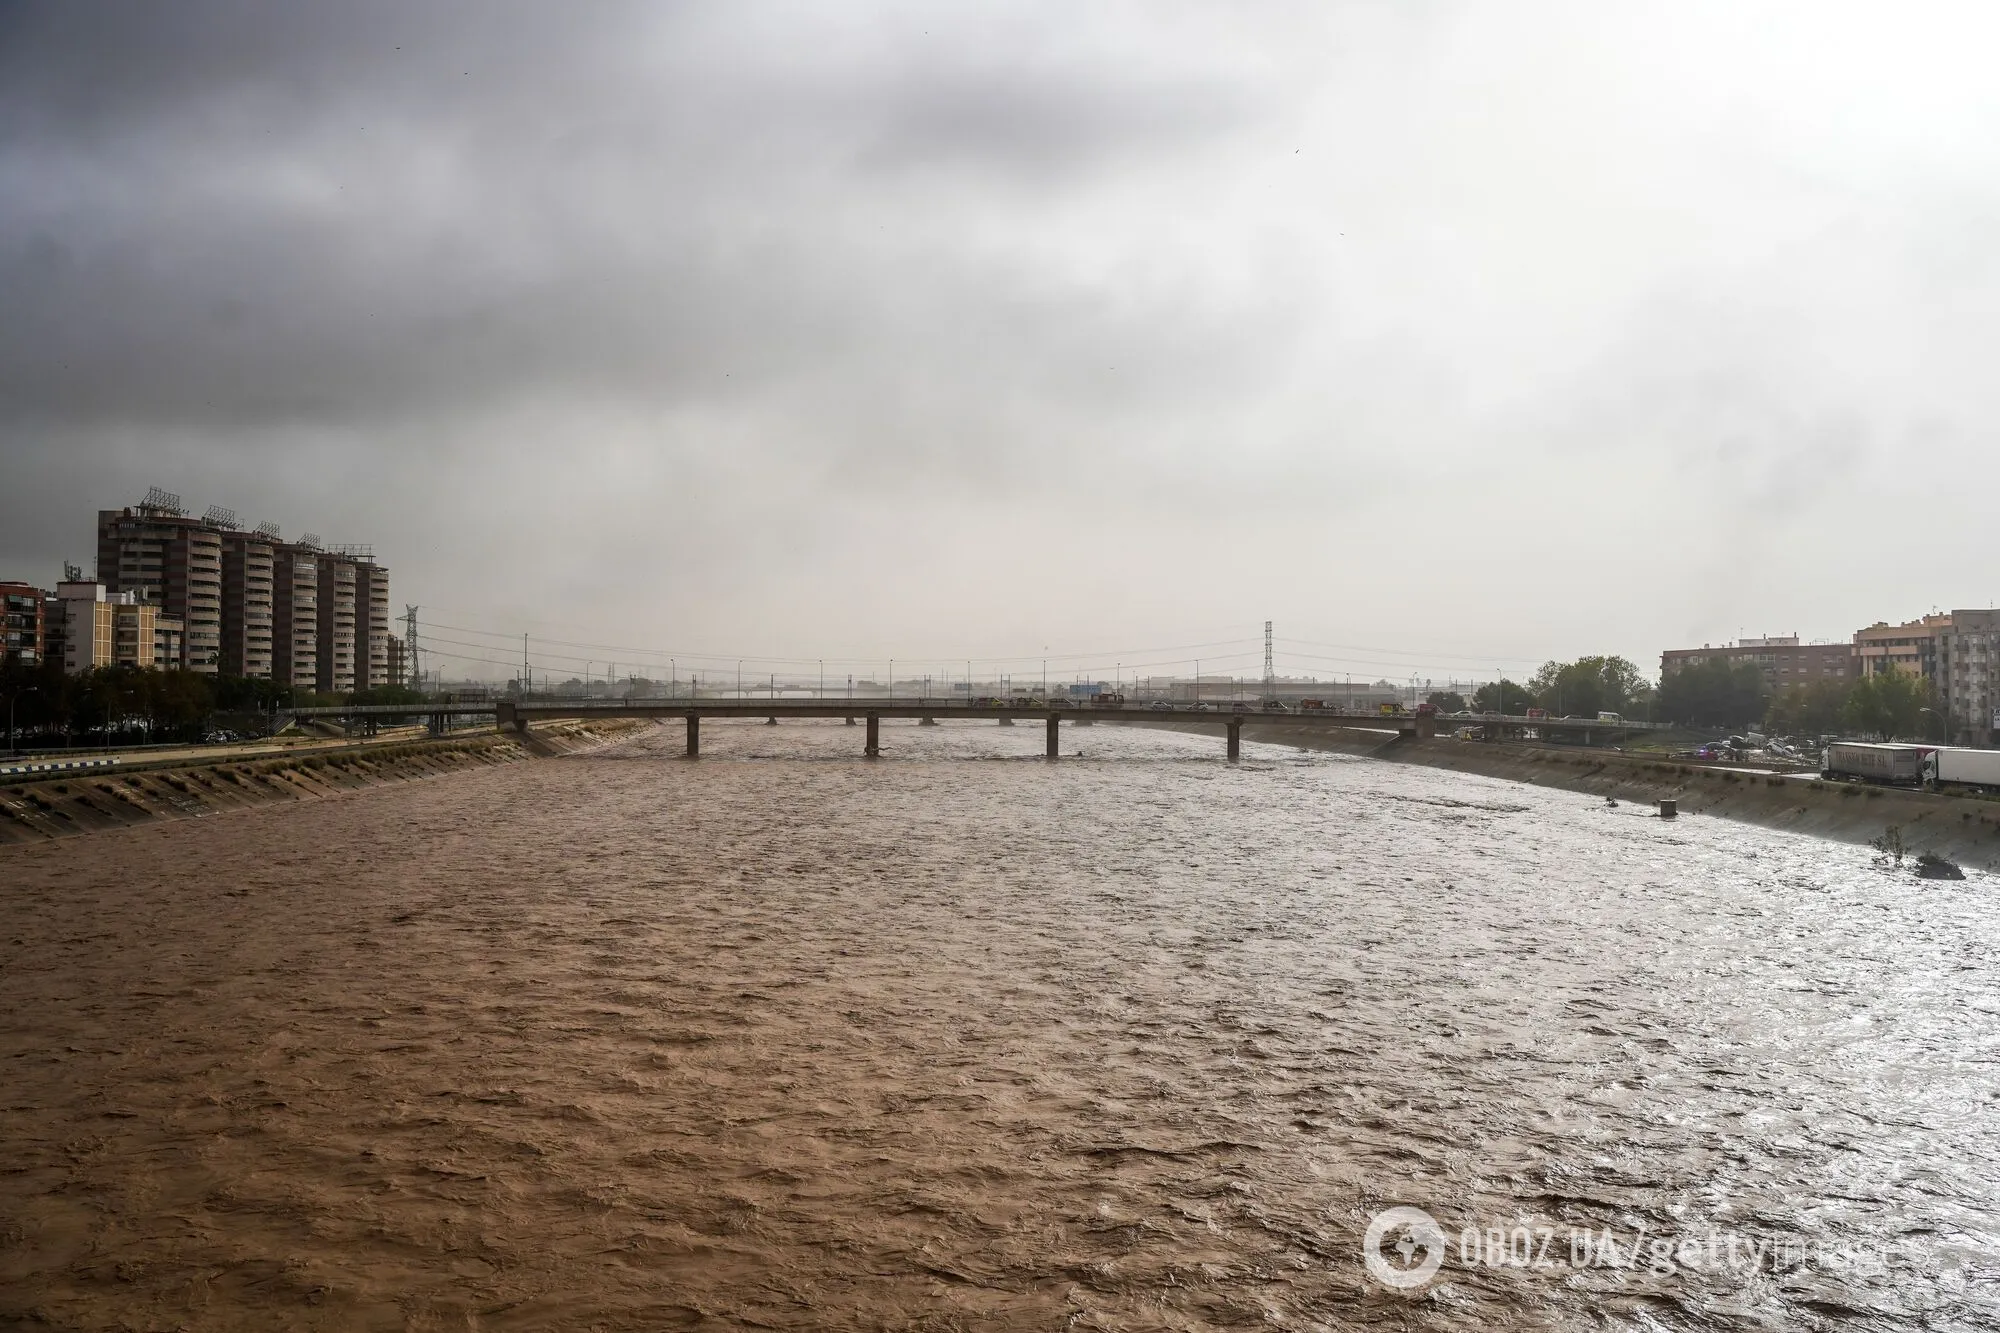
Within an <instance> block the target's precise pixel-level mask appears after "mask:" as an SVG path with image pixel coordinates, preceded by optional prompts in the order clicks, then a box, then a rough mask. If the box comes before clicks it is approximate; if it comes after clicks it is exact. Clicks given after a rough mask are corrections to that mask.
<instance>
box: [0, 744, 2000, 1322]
mask: <svg viewBox="0 0 2000 1333" xmlns="http://www.w3.org/2000/svg"><path fill="white" fill-rule="evenodd" d="M883 738H884V744H885V746H887V747H888V754H887V755H886V756H885V757H884V758H883V759H882V760H880V761H878V762H873V763H870V762H865V761H863V760H861V759H860V758H859V751H860V748H861V739H860V729H859V728H854V729H849V728H846V727H843V726H841V725H839V724H838V723H828V724H811V725H806V724H799V725H787V726H784V727H778V728H770V727H763V726H758V725H753V724H734V725H731V724H718V723H715V722H710V723H708V724H707V725H706V726H704V728H703V745H704V750H705V754H704V757H703V758H702V759H701V760H700V761H699V762H695V763H690V762H687V761H685V760H683V759H681V758H679V757H678V752H679V749H680V746H681V739H682V738H681V733H680V731H679V730H678V728H662V729H659V730H654V731H649V732H647V733H645V734H644V735H643V736H642V737H641V738H640V739H638V740H637V741H634V742H631V743H627V744H623V745H620V746H618V747H615V748H613V749H611V750H606V751H600V752H598V753H596V754H592V755H587V756H579V757H573V758H567V759H558V760H547V761H541V762H536V763H532V764H520V765H515V766H511V767H507V768H502V769H492V770H486V771H482V772H478V773H471V774H465V775H462V776H457V777H451V778H445V779H441V780H437V781H431V782H424V783H416V784H411V785H408V786H403V787H390V788H380V789H376V790H372V791H367V792H360V793H355V794H352V795H350V796H347V797H343V798H338V799H331V800H326V801H321V802H314V803H309V804H304V805H299V806H293V807H283V808H279V807H270V808H263V809H257V810H249V811H242V812H236V813H231V814H227V815H221V816H217V817H214V818H210V819H204V820H200V821H194V822H186V823H179V824H169V825H161V826H158V827H152V828H145V829H136V830H131V831H128V832H124V833H116V834H106V835H100V836H95V837H88V838H77V839H71V840H68V841H65V842H62V843H51V844H44V845H36V846H30V847H19V848H13V849H0V1009H4V1013H5V1016H6V1017H5V1022H4V1031H0V1324H6V1325H12V1324H14V1323H17V1322H22V1321H27V1320H30V1319H35V1318H39V1319H40V1320H43V1321H46V1322H47V1323H48V1324H50V1325H53V1326H55V1327H61V1328H88V1329H98V1328H134V1329H154V1328H161V1329H167V1328H176V1327H180V1328H189V1329H268V1328H327V1329H373V1328H382V1329H404V1328H410V1329H482V1330H491V1329H529V1328H552V1327H553V1328H592V1329H657V1328H678V1327H689V1328H694V1327H711V1328H737V1327H756V1328H783V1329H978V1328H1009V1329H1013V1328H1019V1329H1092V1328H1116V1329H1159V1328H1174V1329H1179V1328H1189V1329H1192V1328H1215V1327H1228V1328H1237V1327H1275V1328H1283V1329H1348V1328H1376V1327H1382V1328H1396V1329H1401V1328H1419V1329H1432V1328H1435V1329H1477V1328H1486V1329H1539V1328H1603V1327H1623V1328H1644V1329H1655V1328H1694V1329H1725V1328H1728V1329H1735V1328H1743V1329H1791V1328H1798V1329H1811V1328H1865V1329H1884V1330H1886V1329H1913V1328H1914V1329H1974V1328H1988V1329H1990V1328H1994V1327H1996V1326H2000V1296H1996V1290H2000V944H1997V943H1996V941H2000V924H1996V912H1995V909H1996V904H2000V896H1996V889H2000V885H1996V884H1995V882H1994V881H1993V880H1992V879H1990V878H1987V877H1984V876H1980V875H1977V874H1969V877H1968V879H1967V880H1966V881H1965V882H1963V883H1948V882H1940V883H1932V882H1919V881H1916V880H1914V879H1912V878H1910V877H1909V876H1908V875H1907V874H1905V875H1903V876H1900V877H1899V876H1897V875H1895V874H1893V873H1891V872H1890V871H1888V870H1886V869H1883V868H1880V867H1877V866H1875V865H1873V864H1871V856H1870V853H1868V852H1867V851H1866V850H1865V849H1859V848H1853V847H1848V846H1843V845H1838V844H1833V843H1826V842H1818V841H1813V840H1810V839H1805V838H1798V837H1791V836H1787V835H1783V834H1778V833H1772V832H1769V831H1765V830H1761V829H1757V828H1752V827H1749V826H1745V825H1735V824H1729V823H1725V822H1721V821H1713V820H1704V819H1700V818H1690V817H1683V818H1682V819H1680V820H1679V821H1678V822H1673V823H1668V822H1663V821H1660V820H1657V819H1654V818H1651V817H1650V812H1648V811H1646V810H1643V809H1639V808H1634V807H1631V806H1623V807H1619V808H1615V809H1614V808H1610V807H1608V806H1606V805H1605V803H1604V802H1603V801H1601V800H1600V799H1597V798H1592V797H1585V796H1579V795H1575V794H1571V793H1565V792H1557V791H1550V790H1543V789H1539V788H1534V787H1526V786H1517V785H1513V784H1509V783H1504V782H1499V781H1493V780H1488V779H1483V778H1478V777H1472V776H1466V775H1461V774H1453V773H1446V772H1439V771H1434V770H1428V769H1421V768H1404V767H1399V766H1394V765H1387V764H1381V763H1376V762H1372V761H1368V760H1359V759H1350V758H1345V757H1341V756H1335V755H1326V754H1305V753H1301V752H1296V751H1291V750H1286V749H1280V748H1276V747H1268V746H1258V745H1254V744H1252V745H1248V746H1246V762H1244V763H1242V764H1240V765H1237V766H1234V767H1232V766H1229V765H1226V764H1225V763H1224V762H1222V758H1221V750H1222V742H1221V740H1220V739H1219V738H1206V737H1191V736H1182V735H1175V734H1168V733H1164V732H1150V731H1125V730H1121V729H1119V728H1116V727H1111V726H1103V725H1100V726H1096V727H1090V728H1077V727H1069V728H1065V730H1064V742H1065V744H1064V749H1065V751H1067V752H1074V751H1076V750H1078V749H1081V750H1082V752H1083V753H1082V755H1081V756H1080V757H1079V756H1076V755H1074V754H1069V755H1067V756H1066V757H1065V758H1064V759H1062V760H1061V761H1060V762H1057V763H1053V764H1051V763H1048V762H1046V761H1044V760H1043V759H1041V758H1040V757H1039V754H1040V751H1041V748H1042V743H1043V735H1042V730H1041V728H1040V727H1039V726H1025V727H1018V728H1013V729H1007V728H1000V727H995V726H991V725H973V724H958V725H946V726H942V727H937V728H919V727H917V726H915V725H900V724H888V723H885V724H884V727H883ZM1392 1205H1409V1206H1414V1207H1419V1208H1423V1209H1425V1210H1427V1211H1428V1212H1429V1213H1430V1214H1431V1215H1433V1216H1434V1217H1435V1218H1436V1219H1437V1221H1438V1223H1439V1225H1440V1227H1441V1229H1442V1230H1443V1232H1444V1233H1445V1235H1446V1237H1447V1238H1448V1241H1449V1245H1448V1247H1447V1248H1448V1253H1446V1254H1445V1256H1444V1261H1443V1265H1442V1269H1441V1271H1440V1272H1439V1273H1438V1274H1437V1276H1436V1278H1435V1279H1434V1280H1433V1281H1431V1282H1429V1283H1428V1284H1427V1285H1423V1286H1422V1287H1420V1288H1413V1289H1410V1290H1403V1289H1396V1288H1392V1287H1390V1286H1388V1285H1385V1284H1384V1283H1383V1282H1381V1281H1378V1280H1375V1279H1373V1278H1371V1276H1370V1275H1369V1273H1368V1272H1367V1271H1366V1270H1365V1269H1364V1266H1363V1262H1362V1242H1363V1237H1364V1232H1365V1230H1366V1229H1367V1227H1368V1225H1369V1221H1370V1219H1371V1217H1373V1216H1374V1215H1375V1214H1376V1213H1377V1212H1378V1211H1379V1210H1381V1209H1384V1208H1386V1207H1389V1206H1392ZM1573 1230H1575V1231H1587V1232H1588V1233H1589V1234H1590V1235H1591V1236H1593V1237H1599V1238H1607V1237H1608V1238H1609V1239H1610V1240H1611V1246H1610V1248H1609V1250H1603V1249H1599V1250H1594V1251H1593V1250H1588V1249H1587V1250H1586V1251H1584V1252H1583V1259H1573V1244H1574V1242H1573V1238H1572V1236H1571V1233H1572V1231H1573ZM1543 1231H1547V1232H1548V1233H1550V1234H1551V1235H1553V1236H1554V1237H1555V1240H1554V1241H1553V1243H1549V1242H1547V1241H1537V1240H1536V1239H1535V1237H1536V1236H1537V1235H1538V1234H1539V1233H1541V1232H1543ZM1489 1234H1490V1236H1491V1244H1490V1246H1489V1243H1488V1236H1489ZM1523 1234H1525V1236H1526V1237H1527V1240H1528V1244H1527V1246H1526V1247H1525V1248H1523V1247H1522V1246H1521V1245H1520V1244H1519V1243H1518V1241H1519V1238H1520V1237H1521V1236H1522V1235H1523ZM1718 1236H1721V1237H1725V1238H1738V1239H1740V1240H1741V1241H1742V1243H1743V1245H1744V1246H1746V1247H1749V1248H1748V1250H1747V1252H1748V1253H1749V1254H1750V1255H1751V1258H1750V1259H1749V1261H1748V1262H1740V1261H1738V1260H1737V1259H1736V1258H1731V1259H1729V1260H1728V1261H1726V1262H1719V1261H1716V1259H1715V1256H1716V1255H1717V1254H1718V1253H1719V1252H1718V1251H1717V1250H1716V1249H1715V1247H1714V1244H1713V1239H1714V1238H1715V1237H1718ZM1655 1240H1660V1241H1665V1242H1666V1243H1667V1244H1668V1245H1669V1247H1670V1248H1672V1250H1673V1254H1674V1255H1675V1258H1674V1259H1673V1260H1672V1261H1671V1262H1656V1261H1655V1260H1657V1259H1658V1257H1659V1256H1658V1253H1657V1251H1656V1250H1655V1249H1654V1247H1653V1242H1654V1241H1655ZM1689 1245H1693V1246H1694V1247H1695V1250H1694V1251H1693V1252H1692V1257H1689V1256H1690V1253H1691V1252H1690V1251H1689V1249H1688V1246H1689ZM1704 1245H1706V1246H1708V1248H1707V1249H1706V1250H1703V1249H1701V1248H1700V1247H1702V1246H1704ZM1759 1245H1761V1246H1764V1247H1765V1248H1764V1249H1763V1250H1761V1251H1759V1250H1757V1249H1756V1248H1755V1247H1756V1246H1759ZM1628 1250H1636V1252H1637V1253H1639V1254H1643V1255H1651V1256H1652V1258H1649V1259H1648V1260H1647V1261H1646V1262H1644V1263H1639V1264H1633V1263H1620V1262H1616V1261H1615V1260H1616V1257H1617V1255H1619V1254H1620V1253H1624V1252H1627V1251H1628ZM1720 1253H1724V1254H1727V1253H1729V1252H1728V1251H1727V1250H1724V1251H1720ZM1607 1254H1608V1255H1610V1256H1611V1257H1610V1259H1608V1260H1607V1259H1606V1256H1607ZM1592 1255H1595V1256H1596V1258H1598V1259H1600V1260H1606V1261H1604V1262H1594V1263H1593V1262H1587V1260H1589V1259H1590V1258H1591V1257H1592ZM1759 1255H1761V1257H1759ZM1411 1258H1412V1255H1409V1254H1405V1255H1403V1256H1402V1258H1401V1262H1403V1263H1405V1264H1407V1262H1408V1261H1409V1260H1410V1259H1411ZM1398 1271H1400V1270H1398ZM38 1326H39V1325H38Z"/></svg>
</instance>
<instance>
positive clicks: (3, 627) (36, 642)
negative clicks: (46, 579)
mask: <svg viewBox="0 0 2000 1333" xmlns="http://www.w3.org/2000/svg"><path fill="white" fill-rule="evenodd" d="M48 596H49V595H48V594H47V593H45V592H43V591H42V590H41V589H40V588H36V587H33V586H31V585H29V584H26V583H0V662H14V663H18V664H19V665H21V666H28V667H31V666H39V665H41V663H42V661H43V660H44V658H45V657H46V656H47V653H48V624H47V618H46V616H47V613H46V611H45V609H44V604H45V603H46V602H47V601H48Z"/></svg>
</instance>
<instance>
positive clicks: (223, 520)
mask: <svg viewBox="0 0 2000 1333" xmlns="http://www.w3.org/2000/svg"><path fill="white" fill-rule="evenodd" d="M201 523H202V526H203V527H205V528H221V529H222V530H223V531H225V532H229V531H234V530H235V527H236V511H235V510H234V509H231V508H229V507H228V506H227V505H210V506H209V507H208V512H207V513H206V514H203V515H202V516H201Z"/></svg>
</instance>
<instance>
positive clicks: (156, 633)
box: [55, 579, 186, 675]
mask: <svg viewBox="0 0 2000 1333" xmlns="http://www.w3.org/2000/svg"><path fill="white" fill-rule="evenodd" d="M55 601H56V603H57V604H58V605H60V606H61V608H62V617H63V633H62V647H63V670H64V671H66V672H68V673H69V674H71V675H78V674H81V673H82V672H85V671H92V670H95V669H97V668H99V667H109V666H129V667H140V668H157V667H177V666H180V665H181V664H182V662H183V660H184V653H185V643H184V636H185V634H186V625H185V623H184V622H183V621H182V620H181V618H180V617H179V616H171V615H168V614H167V613H166V612H164V611H162V610H161V609H160V608H159V607H158V606H157V605H155V604H154V603H152V602H150V601H145V600H142V599H141V597H140V595H139V594H138V593H137V592H136V591H126V592H111V591H109V590H108V589H106V588H105V586H104V585H103V584H102V583H99V582H97V581H96V580H94V579H91V580H76V581H66V582H63V583H59V584H57V585H56V596H55Z"/></svg>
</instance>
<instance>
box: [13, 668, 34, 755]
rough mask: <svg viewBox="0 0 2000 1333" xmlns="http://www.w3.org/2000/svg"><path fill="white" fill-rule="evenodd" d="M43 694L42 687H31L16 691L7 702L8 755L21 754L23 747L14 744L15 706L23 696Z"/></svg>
mask: <svg viewBox="0 0 2000 1333" xmlns="http://www.w3.org/2000/svg"><path fill="white" fill-rule="evenodd" d="M41 692H42V689H41V686H39V685H30V686H29V687H28V688H27V689H25V690H16V691H14V693H13V694H12V695H11V696H10V697H9V698H8V700H7V753H8V754H10V755H16V754H19V753H21V747H20V746H19V745H17V744H15V743H14V705H15V704H17V703H19V702H20V701H21V696H22V695H24V694H40V693H41Z"/></svg>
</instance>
